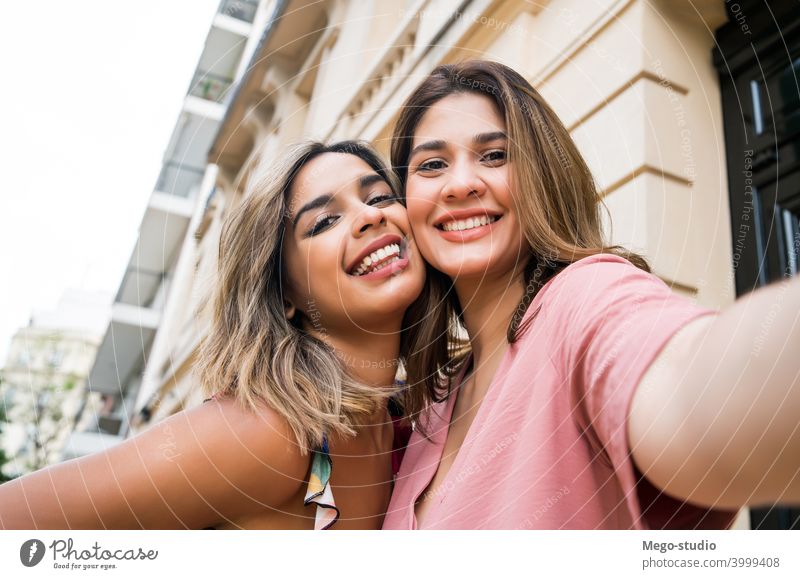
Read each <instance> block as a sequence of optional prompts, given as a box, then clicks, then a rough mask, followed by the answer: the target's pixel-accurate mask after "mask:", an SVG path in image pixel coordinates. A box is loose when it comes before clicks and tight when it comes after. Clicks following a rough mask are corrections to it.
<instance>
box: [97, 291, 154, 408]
mask: <svg viewBox="0 0 800 579" xmlns="http://www.w3.org/2000/svg"><path fill="white" fill-rule="evenodd" d="M160 318H161V313H160V312H159V311H157V310H154V309H152V308H146V307H139V306H134V305H130V304H124V303H119V302H117V303H115V304H114V305H113V306H112V308H111V323H109V325H108V329H107V330H106V334H105V336H104V337H103V341H102V342H101V343H100V347H99V348H98V350H97V357H96V358H95V360H94V366H92V370H91V372H90V373H89V388H90V389H91V390H92V391H93V392H100V393H102V394H115V395H117V396H120V397H124V396H125V395H126V394H127V393H126V390H127V386H128V384H129V383H130V382H132V381H133V379H134V378H135V376H136V375H138V374H139V373H140V372H141V370H142V368H143V367H144V364H145V362H146V358H147V356H148V354H149V353H150V347H151V346H152V344H153V337H154V336H155V334H156V330H157V329H158V324H159V322H160Z"/></svg>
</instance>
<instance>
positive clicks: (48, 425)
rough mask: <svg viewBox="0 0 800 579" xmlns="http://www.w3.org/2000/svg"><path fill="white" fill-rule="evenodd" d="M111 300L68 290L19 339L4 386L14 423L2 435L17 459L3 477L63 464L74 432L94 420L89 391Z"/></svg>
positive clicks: (6, 405)
mask: <svg viewBox="0 0 800 579" xmlns="http://www.w3.org/2000/svg"><path fill="white" fill-rule="evenodd" d="M110 302H111V296H110V295H108V294H105V293H101V292H86V291H81V290H74V289H73V290H67V291H66V292H65V293H64V295H63V296H62V297H61V299H60V300H59V302H58V305H57V307H56V308H55V309H54V310H50V311H41V312H35V313H34V314H33V316H32V317H31V321H30V323H29V324H28V326H27V327H24V328H21V329H20V330H18V331H17V332H16V334H14V336H13V338H12V339H11V344H10V346H9V349H8V354H7V358H6V362H5V365H4V368H3V383H2V386H1V387H0V388H1V390H0V394H1V395H2V401H3V408H4V410H5V414H6V417H7V419H8V421H9V423H8V424H7V425H6V426H5V428H4V431H3V435H2V445H3V449H4V451H5V453H6V455H7V456H8V457H9V458H11V459H12V460H11V461H10V462H9V463H8V464H7V465H6V466H5V468H4V472H5V473H6V474H9V475H11V476H16V475H19V474H24V473H26V472H29V471H32V470H36V469H38V468H41V467H43V466H46V465H49V464H53V463H55V462H58V461H60V460H61V459H62V456H63V455H62V453H63V449H64V446H65V444H66V442H67V440H68V439H69V436H70V434H71V432H72V431H73V430H74V429H75V428H76V427H80V426H83V424H81V423H82V422H84V423H85V422H86V421H87V420H90V419H91V414H92V412H91V411H92V410H93V409H94V408H96V407H97V406H98V405H99V404H100V403H101V401H100V396H99V395H96V394H95V395H92V394H91V393H90V392H89V391H88V390H87V388H86V377H87V376H88V374H89V370H90V369H91V367H92V362H93V360H94V357H95V354H96V352H97V346H98V345H99V343H100V338H101V337H102V331H103V328H104V326H105V325H106V324H107V323H108V317H109V312H110Z"/></svg>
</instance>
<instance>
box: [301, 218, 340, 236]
mask: <svg viewBox="0 0 800 579" xmlns="http://www.w3.org/2000/svg"><path fill="white" fill-rule="evenodd" d="M335 221H336V216H335V215H323V216H321V217H320V218H318V219H317V220H316V221H315V222H314V225H312V226H311V229H309V230H308V232H307V233H306V237H312V236H314V235H316V234H317V233H321V232H322V231H324V230H325V229H327V228H328V227H330V226H331V225H333V223H334V222H335Z"/></svg>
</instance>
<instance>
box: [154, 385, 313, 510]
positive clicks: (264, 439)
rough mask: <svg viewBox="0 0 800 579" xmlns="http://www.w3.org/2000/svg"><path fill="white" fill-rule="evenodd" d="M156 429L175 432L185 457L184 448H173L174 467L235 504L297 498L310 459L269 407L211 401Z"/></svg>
mask: <svg viewBox="0 0 800 579" xmlns="http://www.w3.org/2000/svg"><path fill="white" fill-rule="evenodd" d="M153 428H155V429H159V428H161V429H163V430H165V431H169V430H172V431H173V434H174V438H175V440H176V441H180V444H181V446H183V447H185V449H186V456H185V457H184V456H183V448H181V447H180V446H176V447H175V448H174V451H175V452H176V456H175V462H176V464H177V465H179V466H180V467H181V468H182V469H184V470H185V471H186V472H187V474H189V475H190V476H191V477H201V478H208V479H210V480H213V481H215V483H216V484H217V485H218V486H220V487H222V488H225V489H226V491H227V492H229V493H232V494H233V495H234V496H238V497H240V499H241V500H240V501H233V502H234V503H235V502H241V503H243V504H247V503H248V502H251V501H254V502H256V503H263V504H266V505H272V506H275V505H276V504H281V503H282V502H285V501H286V500H288V499H289V498H290V497H292V496H294V495H295V494H296V493H297V491H298V489H299V488H300V487H301V486H302V484H303V482H304V480H305V476H306V473H307V470H308V465H309V457H308V455H305V456H304V455H303V454H302V453H301V451H300V447H299V446H298V444H297V442H296V440H295V437H294V435H293V433H292V430H291V428H290V427H289V424H288V422H287V421H286V419H285V418H283V416H281V415H280V414H279V413H278V412H277V411H275V410H274V409H272V408H269V407H268V406H266V405H263V404H262V405H260V406H259V408H258V410H257V411H253V410H251V409H249V408H244V407H242V406H241V405H240V404H239V403H238V402H237V401H235V400H232V399H223V400H219V401H217V400H212V401H209V402H207V403H205V404H202V405H201V406H199V407H197V408H194V409H192V410H189V411H186V412H184V413H181V414H179V415H176V416H174V417H171V418H170V419H169V420H168V421H165V422H164V424H163V426H160V425H155V426H154V427H153ZM207 469H208V470H207ZM195 480H196V479H195Z"/></svg>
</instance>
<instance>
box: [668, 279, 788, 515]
mask: <svg viewBox="0 0 800 579" xmlns="http://www.w3.org/2000/svg"><path fill="white" fill-rule="evenodd" d="M684 353H685V356H684V360H683V363H682V364H681V363H679V364H678V366H677V367H678V368H681V369H685V370H682V371H683V372H684V373H685V375H684V376H682V377H681V376H678V380H677V384H678V392H677V393H676V401H678V402H679V404H680V409H679V412H678V414H682V415H683V416H684V417H685V421H684V422H683V424H682V425H680V427H679V430H677V431H676V435H675V439H676V440H678V441H680V443H681V444H682V445H683V447H684V450H690V451H691V453H690V454H689V455H688V456H687V458H686V463H685V467H684V468H688V469H698V472H703V471H704V470H705V472H706V474H707V476H705V477H704V479H703V480H702V481H700V482H699V483H698V486H697V489H698V491H699V493H700V495H703V494H705V495H706V496H707V497H708V498H709V499H713V498H714V497H715V495H716V496H717V497H718V500H719V502H720V503H721V504H727V505H729V506H735V505H743V504H750V505H753V504H763V503H771V502H778V501H781V502H789V503H800V475H798V471H799V469H800V279H794V280H790V281H784V282H782V283H780V284H775V285H773V286H770V287H768V288H764V289H762V290H760V291H757V292H754V293H753V294H751V295H748V296H746V297H744V298H742V299H741V300H739V301H737V302H736V303H735V304H734V305H733V306H731V307H730V308H728V309H726V310H724V311H723V312H722V313H720V315H718V316H717V317H716V318H715V319H714V321H713V322H712V323H710V324H709V326H708V327H707V330H706V331H705V332H704V333H702V334H700V335H699V336H696V337H695V339H694V340H693V343H692V344H691V346H690V347H689V348H688V349H687V351H685V352H684ZM687 438H689V439H690V440H687Z"/></svg>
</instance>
